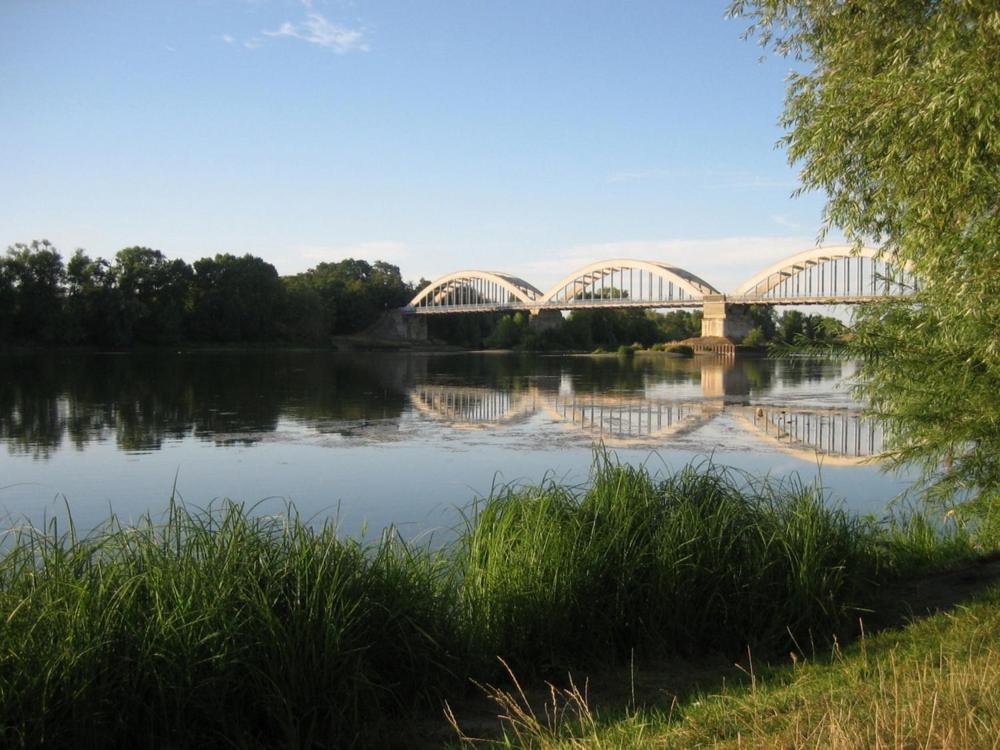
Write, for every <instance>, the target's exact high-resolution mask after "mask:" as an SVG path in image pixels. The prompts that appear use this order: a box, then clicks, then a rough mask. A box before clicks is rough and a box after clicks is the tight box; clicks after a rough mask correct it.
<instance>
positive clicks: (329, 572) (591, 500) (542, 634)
mask: <svg viewBox="0 0 1000 750" xmlns="http://www.w3.org/2000/svg"><path fill="white" fill-rule="evenodd" d="M914 544H918V545H922V546H923V547H927V548H929V549H940V550H945V555H944V556H945V557H946V558H947V559H954V558H957V557H963V556H966V555H969V554H971V553H972V545H971V541H970V539H969V537H968V536H967V535H966V534H964V532H962V531H961V530H960V529H958V528H957V527H954V526H949V527H947V529H945V530H943V531H941V530H938V531H933V530H931V533H930V534H929V535H928V533H927V528H925V527H921V526H920V525H919V524H913V523H910V524H903V525H897V526H895V527H882V526H879V525H878V524H876V523H874V522H873V521H869V520H865V519H858V518H854V517H851V516H850V515H848V514H847V513H845V512H843V511H840V510H837V509H835V508H831V507H830V505H829V503H828V498H825V497H824V496H823V493H822V491H821V490H819V489H817V488H815V487H807V486H801V485H797V484H784V485H781V486H774V485H770V484H768V483H764V482H759V481H747V480H746V479H742V478H739V477H737V476H735V475H733V474H730V473H728V472H726V471H724V470H722V469H720V468H718V467H714V466H703V467H700V468H691V467H689V468H687V469H684V470H682V471H680V472H678V473H676V474H674V475H672V476H669V477H666V478H665V479H656V478H654V477H651V476H650V475H649V474H648V473H647V472H646V471H644V470H643V469H639V468H634V467H629V466H619V465H616V464H614V463H612V462H611V461H609V460H608V459H606V458H602V459H600V460H599V462H598V463H597V464H596V465H595V473H594V476H593V478H592V482H591V485H590V486H589V487H588V488H587V489H586V490H585V491H579V492H578V491H574V490H573V489H570V488H566V487H563V486H559V485H556V484H551V483H550V484H546V485H544V486H541V487H528V488H509V489H506V490H503V491H501V492H499V493H498V494H496V495H495V496H494V497H491V498H489V499H487V500H484V501H482V502H481V503H480V504H478V505H477V506H476V507H474V508H472V509H471V510H470V511H469V512H468V516H467V519H466V524H465V526H464V528H463V529H461V530H460V533H459V534H458V537H457V539H456V541H454V542H452V543H449V544H447V545H445V546H444V547H443V548H438V549H432V548H430V547H428V546H418V545H413V544H408V543H406V542H404V541H402V540H401V539H400V538H399V537H398V535H395V534H393V533H392V532H388V533H386V534H385V535H384V536H383V537H382V538H381V539H380V540H379V541H377V542H373V543H363V542H360V541H357V540H351V539H342V538H338V537H337V535H336V533H335V529H334V528H333V527H332V526H326V527H323V528H314V527H310V526H308V525H306V524H305V523H303V522H302V521H300V520H299V519H298V518H297V517H296V516H295V515H294V513H290V514H289V515H287V516H283V517H266V518H262V517H257V516H255V515H254V514H253V511H252V509H251V508H246V507H244V506H241V505H235V504H228V503H227V504H224V505H222V506H219V507H216V508H215V509H214V510H213V511H207V512H194V511H190V510H188V509H186V508H184V507H180V506H177V505H172V506H171V509H170V511H169V513H168V515H167V517H166V519H165V520H164V521H163V522H162V523H161V524H153V523H151V522H149V521H145V522H143V523H140V524H139V525H138V526H136V527H124V526H122V525H120V524H119V523H118V522H117V521H114V520H112V521H109V523H108V524H107V526H105V527H104V528H102V529H99V530H98V531H96V532H94V533H93V534H90V535H88V536H86V537H83V538H81V537H78V536H77V534H76V533H75V531H74V530H73V529H65V528H59V527H57V526H56V525H55V523H54V522H53V524H52V525H50V526H49V527H48V528H46V529H41V530H38V529H32V528H23V527H20V528H18V527H16V528H15V529H13V530H12V531H11V532H10V533H9V534H8V536H7V537H6V539H5V540H4V552H3V557H2V559H0V613H2V617H3V620H4V628H3V629H2V630H0V738H2V741H3V744H4V746H5V747H33V746H38V745H40V744H44V745H46V746H67V745H74V744H77V743H78V742H79V741H80V739H81V738H95V737H101V738H102V739H101V741H102V745H103V746H105V747H116V746H119V747H122V746H134V744H135V743H136V742H140V743H141V744H146V745H159V746H167V745H169V746H171V747H185V746H186V747H193V746H204V745H205V744H206V743H208V744H212V743H217V742H219V741H221V740H222V738H226V741H227V742H230V743H231V744H234V745H237V746H243V747H265V746H266V747H271V746H276V745H281V746H295V747H309V746H316V747H324V746H326V747H336V746H343V745H345V744H351V743H357V744H377V743H379V742H381V741H384V740H385V739H386V735H385V733H386V732H387V731H390V728H391V727H393V726H398V724H396V723H395V722H396V721H397V720H399V719H400V718H406V717H409V716H412V715H413V714H414V712H415V711H420V710H423V711H425V712H429V713H430V714H431V715H438V716H440V713H439V712H440V710H441V705H442V700H444V699H446V698H452V699H453V698H455V697H456V696H461V695H462V694H463V693H464V692H465V691H467V690H468V689H469V686H470V682H469V680H470V678H475V679H477V680H480V681H483V680H491V679H495V678H496V677H497V675H498V663H497V661H496V657H497V656H498V655H500V656H502V657H503V658H504V659H505V660H506V661H507V663H508V664H510V665H511V667H512V668H513V669H515V670H517V671H518V673H520V674H524V675H527V676H531V675H534V676H546V675H554V674H563V673H565V671H566V669H568V668H574V667H585V666H586V665H588V664H594V663H607V662H614V661H623V660H628V659H633V658H646V657H648V656H652V655H657V654H685V655H698V654H703V653H706V652H722V653H725V654H729V655H731V656H735V655H738V654H740V653H743V652H744V651H745V649H746V647H747V646H748V645H749V646H750V647H751V648H752V649H753V650H754V653H757V654H760V655H761V658H764V657H765V656H766V655H767V654H779V653H785V652H786V650H787V649H788V648H790V647H794V643H795V641H796V640H798V642H815V643H823V642H824V641H825V640H826V639H827V638H829V637H830V636H831V635H832V634H834V633H837V632H840V633H841V634H845V633H849V632H850V631H851V630H852V628H853V625H852V624H853V623H855V622H856V617H857V615H858V613H859V612H861V611H862V610H863V609H864V608H866V607H870V606H871V605H872V602H873V601H874V597H875V594H876V590H877V587H878V585H879V583H880V582H882V581H885V580H887V579H889V578H892V577H894V576H898V575H900V574H903V573H906V572H908V571H912V570H913V569H914V560H926V559H928V556H927V555H925V554H921V555H918V556H917V557H914V555H913V545H914Z"/></svg>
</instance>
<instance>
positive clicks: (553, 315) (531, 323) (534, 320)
mask: <svg viewBox="0 0 1000 750" xmlns="http://www.w3.org/2000/svg"><path fill="white" fill-rule="evenodd" d="M562 322H563V316H562V313H561V312H559V310H542V309H535V310H532V311H531V317H529V318H528V328H530V329H531V330H532V331H535V332H536V333H542V332H543V331H551V330H552V329H553V328H558V327H559V326H561V325H562Z"/></svg>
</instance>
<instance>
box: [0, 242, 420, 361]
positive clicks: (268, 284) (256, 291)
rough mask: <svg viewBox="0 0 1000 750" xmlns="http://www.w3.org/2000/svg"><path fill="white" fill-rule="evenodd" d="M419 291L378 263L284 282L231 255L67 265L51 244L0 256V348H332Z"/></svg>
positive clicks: (328, 268)
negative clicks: (277, 343) (195, 344)
mask: <svg viewBox="0 0 1000 750" xmlns="http://www.w3.org/2000/svg"><path fill="white" fill-rule="evenodd" d="M412 294H413V288H412V287H411V286H410V285H409V284H406V283H405V282H403V281H402V279H401V277H400V275H399V269H398V268H396V267H395V266H392V265H389V264H388V263H383V262H381V261H376V262H375V263H372V264H369V263H368V262H367V261H360V260H359V261H356V260H350V259H348V260H345V261H341V262H339V263H321V264H320V265H319V266H317V267H316V268H314V269H311V270H309V271H307V272H305V273H302V274H298V275H296V276H292V277H286V278H284V279H282V278H280V277H279V276H278V273H277V271H276V270H275V269H274V266H272V265H271V264H270V263H267V262H265V261H264V260H262V259H260V258H257V257H254V256H253V255H249V254H246V255H243V256H236V255H232V254H229V253H225V254H219V255H216V256H215V257H214V258H202V259H200V260H198V261H195V263H194V267H193V268H192V267H191V266H189V265H188V264H187V263H185V262H184V261H183V260H170V259H169V258H167V257H166V256H165V255H164V254H163V253H162V252H160V251H159V250H153V249H150V248H147V247H129V248H125V249H124V250H121V251H120V252H119V253H118V254H117V255H116V256H115V259H114V262H113V263H110V262H108V261H106V260H104V259H103V258H96V259H94V258H91V257H90V256H88V255H87V254H86V253H85V252H84V251H83V250H77V251H76V253H75V254H74V255H73V257H72V258H70V261H69V263H68V264H67V265H66V266H65V268H64V266H63V261H62V256H61V255H60V254H59V252H58V251H57V250H56V249H55V248H54V247H53V246H52V245H51V244H49V243H48V242H47V241H45V240H36V241H35V242H32V243H31V244H30V245H24V244H16V245H12V246H11V247H10V248H8V250H7V254H6V255H5V256H4V257H3V258H0V305H2V307H3V309H4V310H5V311H6V312H7V314H5V315H3V316H0V344H3V343H6V342H17V343H30V344H94V345H100V346H131V345H133V344H165V343H173V342H177V341H182V340H187V341H206V342H215V343H240V342H265V341H274V340H282V341H295V342H303V343H313V344H316V343H324V342H326V341H328V340H329V337H330V336H331V335H334V334H338V333H357V332H359V331H361V330H363V329H364V328H366V327H367V326H369V325H371V324H373V323H374V322H375V321H376V320H377V319H378V317H379V315H381V314H382V313H383V312H384V311H385V310H387V309H390V308H397V307H400V306H402V305H404V304H405V303H406V302H407V301H408V300H409V299H410V297H411V295H412Z"/></svg>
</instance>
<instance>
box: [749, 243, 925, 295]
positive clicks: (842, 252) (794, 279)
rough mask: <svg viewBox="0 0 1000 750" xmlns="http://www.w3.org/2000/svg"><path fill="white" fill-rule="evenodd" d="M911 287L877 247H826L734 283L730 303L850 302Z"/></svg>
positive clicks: (911, 282) (903, 272)
mask: <svg viewBox="0 0 1000 750" xmlns="http://www.w3.org/2000/svg"><path fill="white" fill-rule="evenodd" d="M915 287H916V278H915V277H913V275H912V274H910V273H909V272H908V269H906V268H903V269H900V268H898V267H895V266H893V265H892V263H891V260H890V259H887V258H885V257H884V254H883V253H882V251H881V250H879V249H878V248H874V247H861V248H855V246H854V245H831V246H829V247H813V248H810V249H808V250H804V251H802V252H801V253H797V254H795V255H792V256H789V257H787V258H783V259H782V260H779V261H778V262H777V263H775V264H773V265H771V266H769V267H767V268H765V269H764V270H763V271H760V272H759V273H756V274H754V275H753V276H751V277H750V278H749V279H747V280H746V281H744V282H743V283H742V284H740V285H739V287H737V288H736V291H735V292H733V294H732V295H730V298H737V297H739V298H743V299H745V300H747V301H753V300H754V299H760V300H761V301H765V300H774V299H776V298H777V299H789V300H796V301H806V302H808V301H812V300H827V299H830V300H833V299H834V298H837V299H842V300H845V301H848V300H849V301H854V300H866V299H870V298H874V297H884V296H890V295H891V296H895V295H900V294H905V293H907V292H908V291H910V290H912V289H913V288H915Z"/></svg>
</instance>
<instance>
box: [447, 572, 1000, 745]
mask: <svg viewBox="0 0 1000 750" xmlns="http://www.w3.org/2000/svg"><path fill="white" fill-rule="evenodd" d="M879 606H880V607H881V608H883V609H884V610H885V612H886V614H889V613H894V614H891V616H890V619H888V620H884V619H883V620H882V621H881V622H879V621H878V618H874V617H872V618H871V619H866V627H865V631H864V633H863V634H862V635H861V636H860V637H859V638H858V639H856V640H855V641H853V642H839V643H837V644H835V645H834V647H833V648H830V649H817V648H815V645H814V644H803V645H806V646H807V648H806V649H804V650H802V649H798V648H796V649H793V650H791V651H790V652H789V654H788V655H787V656H786V657H785V658H784V659H776V660H775V661H773V662H769V661H768V660H766V659H761V658H760V655H759V654H754V653H750V652H748V653H746V654H744V655H743V656H742V657H741V658H740V659H739V660H737V661H736V663H735V664H734V663H732V662H725V661H724V660H721V659H720V660H716V661H714V662H712V661H707V662H706V661H702V662H697V663H693V664H692V663H689V662H683V661H677V660H674V661H672V662H664V663H659V664H653V665H642V666H639V667H636V666H634V665H629V667H628V668H627V669H620V670H618V671H617V672H612V673H603V674H602V673H597V674H595V675H594V677H595V678H596V679H587V680H586V682H585V681H584V679H585V678H582V677H580V676H579V675H577V676H576V679H575V680H571V678H567V677H566V676H564V677H563V678H562V679H561V680H559V681H557V682H556V683H555V684H556V687H550V686H539V685H537V684H535V683H534V682H523V681H522V682H517V681H516V678H514V677H512V676H511V675H508V676H506V678H505V679H502V680H499V681H497V683H496V687H493V686H490V687H487V688H486V689H485V690H484V695H483V703H482V704H480V705H477V706H476V707H475V708H471V707H469V708H466V709H465V711H464V712H459V713H458V714H457V717H456V718H455V723H456V724H457V725H458V726H457V730H458V733H459V735H460V736H461V737H463V738H464V741H460V742H458V743H455V745H454V746H456V747H487V748H491V747H496V748H501V747H507V748H509V747H518V748H529V747H530V748H536V749H538V750H550V749H553V750H554V749H555V748H572V749H573V750H590V749H593V750H597V749H598V748H637V749H638V748H646V747H656V748H664V749H666V750H686V749H687V748H691V747H713V748H723V749H732V750H735V749H736V748H746V747H754V748H772V747H773V748H778V747H780V748H795V749H796V750H798V749H800V748H801V749H805V748H816V749H817V750H818V749H819V748H833V749H834V750H848V749H850V750H855V749H856V750H867V749H868V748H896V747H940V748H950V749H952V750H979V748H986V747H995V746H996V742H997V737H998V736H1000V690H998V689H997V688H998V686H1000V648H998V647H997V645H996V644H997V643H998V642H1000V562H998V561H997V559H996V557H995V556H992V557H990V556H987V557H984V558H982V559H980V560H977V561H975V562H972V563H969V564H967V565H962V566H960V567H958V568H957V569H953V570H950V571H948V572H944V573H935V574H932V575H927V576H920V577H917V578H914V579H910V580H908V581H906V582H905V583H904V582H900V583H897V584H895V585H893V584H888V585H887V586H886V591H884V593H883V595H882V597H881V598H880V605H879ZM498 716H501V717H503V718H502V719H499V720H498V718H497V717H498ZM499 737H504V738H505V739H504V740H503V741H500V740H498V738H499ZM473 738H475V739H473Z"/></svg>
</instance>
